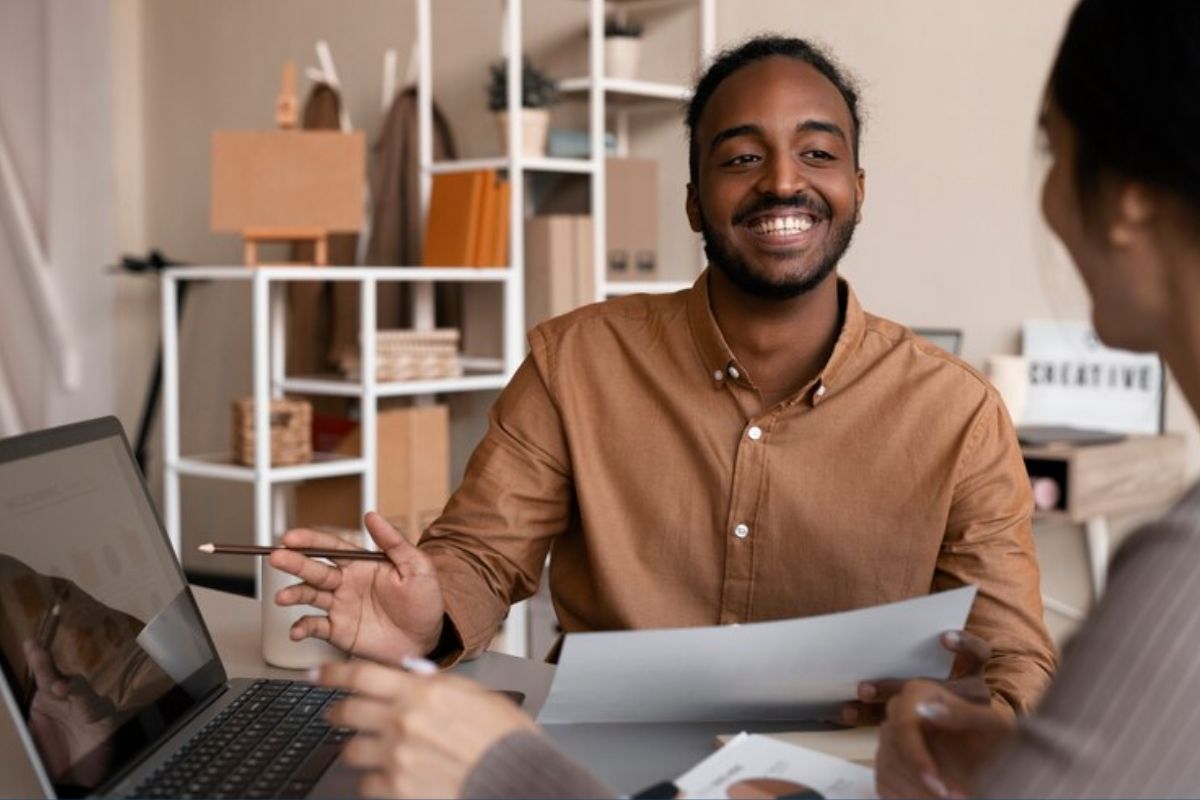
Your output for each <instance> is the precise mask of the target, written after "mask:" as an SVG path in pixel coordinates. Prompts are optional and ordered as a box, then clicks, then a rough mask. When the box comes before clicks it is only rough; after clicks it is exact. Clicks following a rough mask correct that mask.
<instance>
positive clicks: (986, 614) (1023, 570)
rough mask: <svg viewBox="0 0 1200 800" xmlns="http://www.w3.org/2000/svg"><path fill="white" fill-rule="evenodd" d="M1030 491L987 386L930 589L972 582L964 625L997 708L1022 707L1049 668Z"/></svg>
mask: <svg viewBox="0 0 1200 800" xmlns="http://www.w3.org/2000/svg"><path fill="white" fill-rule="evenodd" d="M1032 515H1033V494H1032V491H1031V490H1030V488H1029V479H1028V477H1027V473H1026V471H1025V463H1024V460H1023V459H1022V457H1021V450H1020V447H1019V445H1018V444H1017V437H1016V432H1015V431H1014V430H1013V427H1012V423H1011V422H1010V421H1009V418H1008V412H1007V411H1006V410H1005V408H1004V406H1003V404H1002V403H1001V401H1000V399H999V397H998V395H997V394H996V393H995V392H994V391H993V390H991V389H990V388H989V389H988V391H987V394H986V396H985V399H984V401H983V403H982V404H981V406H980V408H979V410H978V411H977V412H976V415H975V418H974V420H973V422H972V425H971V427H970V430H969V432H968V434H967V439H966V441H965V443H964V446H963V449H962V452H961V455H960V458H959V463H958V465H957V466H956V469H955V487H954V494H953V500H952V504H951V508H950V514H949V519H948V522H947V526H946V534H945V538H944V540H943V542H942V547H941V551H940V552H939V554H938V560H937V567H936V570H935V572H934V577H933V586H932V590H933V591H944V590H946V589H952V588H955V587H958V586H963V585H965V584H974V585H976V586H978V587H979V593H978V594H977V595H976V597H975V604H974V606H973V608H972V609H971V615H970V617H969V618H968V620H967V626H966V627H967V630H968V631H970V632H972V633H974V634H976V635H977V636H980V637H981V638H983V639H985V640H986V641H987V642H988V644H989V645H990V646H991V648H992V659H991V661H990V662H989V663H988V665H987V667H986V668H985V678H986V680H987V683H988V686H989V688H990V689H991V690H992V700H993V705H994V706H995V707H996V708H997V709H998V710H1002V711H1003V710H1011V711H1013V712H1017V713H1025V712H1028V711H1029V710H1030V709H1032V708H1033V706H1034V704H1035V703H1036V702H1037V701H1038V699H1039V698H1040V697H1041V694H1042V692H1043V690H1044V689H1045V687H1046V684H1047V683H1048V682H1049V680H1050V676H1051V675H1052V674H1053V672H1054V666H1055V654H1054V643H1053V640H1052V639H1051V638H1050V634H1049V632H1048V631H1047V630H1046V625H1045V622H1044V619H1043V611H1042V596H1041V577H1040V573H1039V569H1038V562H1037V555H1036V552H1035V548H1034V543H1033V525H1032Z"/></svg>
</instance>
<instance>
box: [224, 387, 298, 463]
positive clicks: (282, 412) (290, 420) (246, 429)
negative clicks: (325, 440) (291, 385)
mask: <svg viewBox="0 0 1200 800" xmlns="http://www.w3.org/2000/svg"><path fill="white" fill-rule="evenodd" d="M270 418H271V466H273V467H279V466H286V465H288V464H304V463H306V462H308V461H311V460H312V404H311V403H309V402H308V401H306V400H291V399H287V398H285V399H283V400H272V401H271V414H270ZM232 441H233V446H232V450H233V460H234V461H235V462H237V463H239V464H246V465H248V466H254V398H252V397H243V398H241V399H240V400H235V401H234V402H233V439H232Z"/></svg>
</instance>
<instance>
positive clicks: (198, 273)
mask: <svg viewBox="0 0 1200 800" xmlns="http://www.w3.org/2000/svg"><path fill="white" fill-rule="evenodd" d="M163 274H165V275H169V276H170V277H172V278H174V279H175V280H183V281H250V280H253V279H254V277H255V275H257V274H262V275H264V276H266V278H267V280H268V281H272V282H273V281H361V280H363V279H365V278H373V279H374V280H376V281H382V282H384V283H425V282H432V281H436V282H439V283H480V282H483V283H501V282H504V281H507V280H508V279H509V278H511V277H512V270H510V269H508V268H506V267H236V266H234V267H171V268H169V269H166V270H163Z"/></svg>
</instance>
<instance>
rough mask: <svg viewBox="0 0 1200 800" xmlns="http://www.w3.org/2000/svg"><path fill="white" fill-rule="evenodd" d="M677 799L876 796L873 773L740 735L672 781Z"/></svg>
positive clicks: (804, 750)
mask: <svg viewBox="0 0 1200 800" xmlns="http://www.w3.org/2000/svg"><path fill="white" fill-rule="evenodd" d="M675 785H676V786H677V787H679V795H678V796H679V797H709V798H734V799H735V800H745V798H758V797H764V798H765V797H813V798H820V797H825V798H830V800H838V798H843V797H846V798H854V797H863V798H870V797H875V796H876V794H875V770H873V769H868V768H867V767H863V766H859V765H858V764H851V763H850V762H849V761H843V760H842V759H840V758H834V757H833V756H830V755H826V754H824V753H818V752H817V751H815V750H809V749H808V748H805V747H797V746H796V745H792V744H784V743H783V742H780V741H779V740H777V739H770V738H768V737H766V736H752V735H750V734H746V733H742V734H739V735H738V736H737V737H735V738H734V739H732V740H731V741H730V742H729V744H727V745H725V746H724V747H722V748H721V749H720V750H718V751H717V752H715V753H713V754H712V755H711V756H709V757H708V758H706V759H704V760H703V761H701V762H700V763H699V764H697V765H696V766H694V767H692V768H691V769H690V770H688V771H687V772H685V773H683V774H682V775H680V776H679V777H678V778H676V779H675Z"/></svg>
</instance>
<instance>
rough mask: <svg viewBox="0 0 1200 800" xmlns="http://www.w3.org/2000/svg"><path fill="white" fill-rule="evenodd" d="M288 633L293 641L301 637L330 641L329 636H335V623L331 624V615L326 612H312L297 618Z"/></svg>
mask: <svg viewBox="0 0 1200 800" xmlns="http://www.w3.org/2000/svg"><path fill="white" fill-rule="evenodd" d="M288 635H289V636H291V637H292V641H293V642H298V641H300V640H301V639H324V640H325V641H329V637H331V636H333V625H331V624H330V622H329V617H327V616H325V615H324V614H310V615H309V616H306V617H301V618H300V619H298V620H296V621H295V623H293V624H292V629H291V630H290V631H288Z"/></svg>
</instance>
